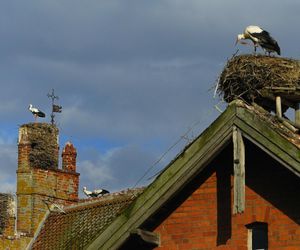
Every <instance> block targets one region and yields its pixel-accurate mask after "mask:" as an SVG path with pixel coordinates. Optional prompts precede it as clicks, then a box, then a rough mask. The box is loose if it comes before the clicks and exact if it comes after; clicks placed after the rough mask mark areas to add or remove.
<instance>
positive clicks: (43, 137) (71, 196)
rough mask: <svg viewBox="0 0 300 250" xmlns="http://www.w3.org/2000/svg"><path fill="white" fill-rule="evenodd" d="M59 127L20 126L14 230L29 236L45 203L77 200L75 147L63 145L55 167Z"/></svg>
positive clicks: (39, 124)
mask: <svg viewBox="0 0 300 250" xmlns="http://www.w3.org/2000/svg"><path fill="white" fill-rule="evenodd" d="M58 152H59V146H58V129H57V127H55V126H53V125H50V124H46V123H29V124H24V125H22V126H21V127H20V128H19V140H18V169H17V231H18V232H21V233H25V234H27V235H29V236H32V235H33V234H34V232H35V230H36V229H37V227H38V225H39V223H40V221H41V220H42V219H43V217H44V215H45V212H46V211H47V210H48V206H47V204H48V205H51V204H53V203H55V204H60V205H64V204H70V203H73V202H76V201H77V200H78V185H79V173H76V149H75V148H74V146H73V145H72V144H70V145H68V144H67V145H66V147H65V149H64V152H65V153H63V169H59V168H58Z"/></svg>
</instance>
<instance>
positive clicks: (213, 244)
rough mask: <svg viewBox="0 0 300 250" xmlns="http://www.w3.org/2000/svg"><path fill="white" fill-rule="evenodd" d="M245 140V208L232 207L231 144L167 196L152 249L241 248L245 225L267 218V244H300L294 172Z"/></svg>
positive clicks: (287, 246)
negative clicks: (236, 210)
mask: <svg viewBox="0 0 300 250" xmlns="http://www.w3.org/2000/svg"><path fill="white" fill-rule="evenodd" d="M246 146H247V149H246V150H247V151H246V152H247V155H248V157H247V159H246V176H247V177H246V209H245V212H244V213H243V214H239V215H232V212H231V211H232V200H233V197H232V195H233V194H232V185H233V177H232V159H230V157H231V156H230V155H231V153H232V151H231V150H232V149H231V147H228V148H229V149H227V150H225V151H224V152H223V153H222V154H221V155H220V156H219V157H218V158H217V159H215V160H214V161H213V162H212V163H211V164H210V166H208V167H207V170H206V171H204V172H203V173H201V175H199V176H197V177H195V179H194V180H193V181H192V183H191V184H189V185H188V186H187V187H185V189H183V190H182V191H181V193H180V195H178V196H176V197H175V198H174V199H173V200H172V201H170V202H169V205H167V207H168V210H169V211H168V213H166V212H164V214H163V215H162V214H161V215H160V218H161V219H160V222H159V223H158V225H157V226H156V227H155V229H154V231H155V232H158V233H160V235H161V246H160V247H157V248H156V249H159V250H164V249H176V250H178V249H239V250H240V249H241V250H242V249H245V250H246V249H248V248H247V238H248V229H247V228H246V227H245V225H247V224H249V223H252V222H255V221H258V222H266V223H268V238H269V249H278V250H279V249H286V250H287V249H290V250H291V249H300V226H299V225H300V213H299V211H300V199H299V197H300V182H299V177H296V176H295V175H294V174H292V173H291V172H290V171H289V170H287V169H286V168H284V167H283V166H281V165H280V164H279V163H277V162H276V161H274V160H273V159H272V158H270V157H269V156H267V155H266V154H265V153H263V152H262V151H261V150H259V149H257V148H256V147H254V146H253V145H252V144H250V143H249V142H248V143H247V145H246ZM254 156H255V157H254ZM164 209H165V210H166V208H164ZM170 210H171V211H170ZM156 216H157V218H158V215H156Z"/></svg>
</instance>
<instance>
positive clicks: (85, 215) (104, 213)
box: [32, 188, 143, 249]
mask: <svg viewBox="0 0 300 250" xmlns="http://www.w3.org/2000/svg"><path fill="white" fill-rule="evenodd" d="M142 191H143V188H137V189H128V190H124V191H121V192H116V193H111V194H106V195H104V196H102V197H98V198H89V199H82V200H80V201H79V203H78V204H76V205H71V206H67V207H63V208H61V209H57V208H56V209H55V208H54V209H53V210H52V211H50V212H49V213H48V215H47V216H46V217H45V220H44V222H42V223H43V225H42V227H41V228H40V231H39V232H38V235H37V237H36V238H35V241H34V243H33V245H32V249H41V248H43V249H62V248H63V249H65V248H66V249H68V248H71V246H74V245H76V246H78V247H79V248H80V247H84V246H85V245H87V243H89V242H90V241H91V240H92V239H93V238H94V237H95V236H96V235H97V234H99V233H101V231H103V230H104V229H105V227H106V225H108V224H109V223H111V221H112V220H113V219H114V218H115V217H116V216H117V215H119V214H120V213H121V212H122V211H123V210H124V208H126V207H127V206H128V205H129V204H130V203H131V202H132V201H133V200H134V199H135V198H136V197H137V196H138V195H139V194H140V193H141V192H142Z"/></svg>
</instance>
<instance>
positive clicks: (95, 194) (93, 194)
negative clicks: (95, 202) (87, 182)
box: [83, 187, 109, 197]
mask: <svg viewBox="0 0 300 250" xmlns="http://www.w3.org/2000/svg"><path fill="white" fill-rule="evenodd" d="M83 192H84V193H85V195H86V196H87V197H98V196H99V195H101V196H102V195H104V194H108V193H109V191H107V190H105V189H97V190H94V191H93V192H92V191H89V190H87V189H86V187H83Z"/></svg>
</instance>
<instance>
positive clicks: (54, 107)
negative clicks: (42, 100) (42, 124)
mask: <svg viewBox="0 0 300 250" xmlns="http://www.w3.org/2000/svg"><path fill="white" fill-rule="evenodd" d="M47 96H48V97H49V98H51V100H52V112H51V124H52V125H54V117H55V115H54V113H61V111H62V106H59V105H57V104H54V101H55V99H56V100H58V99H59V97H58V96H56V95H55V94H54V89H52V93H51V94H50V93H48V94H47Z"/></svg>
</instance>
